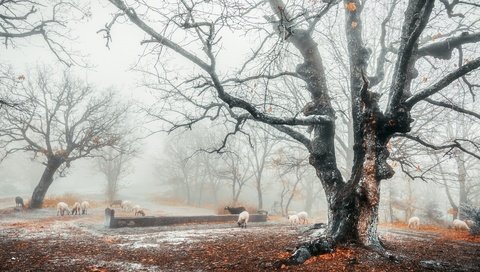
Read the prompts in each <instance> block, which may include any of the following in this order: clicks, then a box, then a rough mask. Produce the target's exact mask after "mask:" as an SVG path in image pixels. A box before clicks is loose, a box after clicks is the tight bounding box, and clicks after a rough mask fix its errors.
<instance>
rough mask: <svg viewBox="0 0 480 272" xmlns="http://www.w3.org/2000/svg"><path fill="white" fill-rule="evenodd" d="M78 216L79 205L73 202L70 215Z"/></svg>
mask: <svg viewBox="0 0 480 272" xmlns="http://www.w3.org/2000/svg"><path fill="white" fill-rule="evenodd" d="M75 214H76V215H80V203H79V202H75V203H73V207H72V215H75Z"/></svg>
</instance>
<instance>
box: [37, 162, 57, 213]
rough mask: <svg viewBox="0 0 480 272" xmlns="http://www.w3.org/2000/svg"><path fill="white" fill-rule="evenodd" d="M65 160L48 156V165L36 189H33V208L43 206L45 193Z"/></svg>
mask: <svg viewBox="0 0 480 272" xmlns="http://www.w3.org/2000/svg"><path fill="white" fill-rule="evenodd" d="M63 162H64V160H63V159H62V158H59V157H49V158H48V161H47V167H46V168H45V170H44V171H43V174H42V177H41V178H40V181H39V182H38V184H37V186H36V187H35V190H33V194H32V200H31V201H30V208H31V209H40V208H41V207H42V205H43V199H44V198H45V194H46V193H47V191H48V188H49V187H50V185H51V184H52V182H53V176H54V175H55V173H56V172H57V170H58V168H59V167H60V166H61V165H62V163H63Z"/></svg>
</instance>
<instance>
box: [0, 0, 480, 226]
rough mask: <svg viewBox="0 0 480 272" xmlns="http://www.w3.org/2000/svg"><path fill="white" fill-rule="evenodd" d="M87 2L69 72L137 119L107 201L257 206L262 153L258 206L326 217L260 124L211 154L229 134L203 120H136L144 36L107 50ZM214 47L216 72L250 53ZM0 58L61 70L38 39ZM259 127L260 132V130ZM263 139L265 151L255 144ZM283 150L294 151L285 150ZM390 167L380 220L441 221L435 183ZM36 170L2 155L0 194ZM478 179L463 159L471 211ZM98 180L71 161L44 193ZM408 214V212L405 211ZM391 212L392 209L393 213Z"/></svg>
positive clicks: (303, 173)
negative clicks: (131, 145)
mask: <svg viewBox="0 0 480 272" xmlns="http://www.w3.org/2000/svg"><path fill="white" fill-rule="evenodd" d="M91 4H92V6H91V9H90V12H91V17H89V18H88V19H87V20H84V21H82V22H72V23H71V25H69V27H70V28H71V29H72V33H74V36H76V39H75V42H73V43H72V44H71V49H72V50H74V51H76V52H79V54H80V55H81V59H82V65H76V66H73V67H71V68H69V69H70V71H71V72H72V73H73V74H74V75H75V76H76V77H78V78H81V79H84V80H85V81H88V82H90V83H92V84H93V85H94V86H96V88H97V89H99V90H105V89H112V90H114V91H115V92H116V93H118V94H120V95H121V99H122V100H123V101H125V102H130V103H133V104H135V105H136V107H135V110H134V115H137V116H136V117H132V118H133V119H135V120H141V121H142V123H141V129H138V130H136V132H135V138H138V139H139V140H138V141H137V142H136V143H135V145H136V146H138V150H137V152H136V153H135V156H134V157H133V158H132V159H131V161H130V162H129V169H128V171H127V173H125V174H124V175H123V176H122V177H121V179H120V185H119V190H118V192H117V196H116V198H118V199H129V198H142V197H143V198H147V199H157V200H160V201H161V200H164V201H165V202H170V203H175V204H182V205H191V206H197V207H209V208H213V209H217V208H218V207H222V206H224V205H228V204H242V205H245V206H249V207H258V204H259V200H258V194H257V187H256V186H257V185H256V181H257V180H256V174H258V171H257V170H258V169H257V170H256V169H255V165H256V163H258V161H257V162H255V161H254V160H255V158H256V156H257V157H258V158H261V157H262V156H264V159H265V162H264V167H263V170H262V171H263V172H262V173H261V189H262V192H263V200H262V201H263V205H262V207H261V208H263V209H266V210H269V211H273V210H274V209H277V208H278V207H279V205H281V206H283V207H285V206H286V205H287V202H288V201H291V202H290V203H288V206H289V207H288V209H289V210H295V211H300V210H309V211H310V212H312V213H313V214H315V215H317V216H320V217H323V218H325V213H326V211H327V208H326V200H325V196H324V194H323V190H322V188H321V185H320V183H319V180H318V178H317V177H316V176H315V172H314V169H313V168H312V167H310V165H309V164H308V159H307V156H308V154H307V152H305V151H302V150H299V151H298V152H296V151H295V148H292V146H293V147H294V144H291V143H289V142H279V141H278V140H276V139H275V134H274V133H271V132H269V131H268V129H266V128H260V129H259V130H258V131H260V132H259V133H258V134H254V133H253V130H251V131H250V134H249V136H247V135H243V134H238V135H235V137H232V138H230V139H229V141H228V143H227V145H228V147H229V148H228V150H227V151H226V152H225V153H221V154H217V153H215V152H213V153H209V152H210V151H212V150H213V149H215V148H219V147H220V146H221V145H222V141H223V139H224V137H225V135H226V134H227V133H228V129H227V128H226V127H225V126H223V125H222V124H219V123H217V122H209V121H205V122H201V123H199V124H198V125H196V126H194V127H193V129H192V130H189V129H186V130H183V129H180V130H177V131H175V132H171V133H166V132H164V131H163V132H162V130H164V128H165V125H164V124H162V123H161V122H158V121H152V120H151V119H149V118H145V117H142V116H143V115H142V114H144V112H143V111H142V109H145V108H148V107H149V106H151V105H152V104H153V103H155V102H152V101H155V99H154V97H155V93H154V90H152V89H149V88H147V87H146V86H145V85H144V83H145V78H144V76H143V75H142V73H141V72H140V71H139V70H141V69H142V66H141V64H139V58H140V57H141V56H142V55H143V54H144V53H145V52H144V49H143V48H142V47H141V46H139V43H138V41H139V40H141V39H142V37H143V34H141V33H140V32H139V31H137V30H136V29H134V28H133V27H131V26H129V25H128V24H120V25H119V26H116V28H115V29H113V31H112V41H111V42H110V44H109V47H110V48H107V47H106V40H105V38H104V37H103V33H101V32H100V33H97V31H99V30H100V29H101V28H103V26H104V25H105V24H106V23H107V22H109V20H111V15H109V14H113V12H115V9H114V8H113V7H111V5H109V4H105V3H100V2H99V1H92V2H91ZM223 42H224V47H225V49H226V51H225V53H224V54H225V55H228V56H229V58H228V59H227V58H225V59H224V61H223V62H222V61H221V62H220V63H219V66H220V67H225V69H227V68H228V67H230V66H235V64H236V63H240V62H241V60H242V59H243V58H244V57H245V56H246V55H247V54H248V53H249V51H248V47H246V46H243V45H244V44H245V43H248V40H247V39H241V38H239V37H235V36H233V35H232V36H231V37H230V36H228V34H227V36H226V37H224V39H223ZM0 52H1V53H0V61H1V62H2V63H8V64H9V65H11V66H12V67H13V69H14V73H15V74H17V75H19V76H20V75H25V76H26V77H28V75H30V74H31V73H32V71H33V70H34V69H35V67H38V66H44V65H46V66H52V67H55V69H58V70H55V71H56V72H57V73H58V72H60V71H61V70H62V69H61V68H59V64H58V61H57V59H56V58H55V56H53V54H51V52H50V51H49V50H48V48H46V47H45V46H44V45H43V43H42V41H41V40H40V38H38V37H33V38H31V39H26V40H21V41H18V42H17V46H15V47H14V48H10V47H9V48H5V47H2V48H1V49H0ZM165 58H167V59H168V58H169V55H168V54H167V55H165ZM170 61H171V60H170ZM82 66H83V67H82ZM174 66H175V67H176V69H177V72H178V73H182V72H185V71H187V72H188V71H190V70H191V69H190V68H188V66H187V65H186V64H185V63H182V62H176V63H175V64H174ZM135 122H136V121H135ZM137 124H138V123H137ZM247 130H248V129H247ZM212 131H215V133H212ZM264 131H266V132H265V134H262V132H264ZM249 137H251V139H249ZM267 138H268V144H267V147H265V146H263V147H262V144H265V143H266V141H265V139H267ZM252 141H253V142H254V143H253V145H252ZM252 146H253V147H254V148H252ZM180 147H181V148H180ZM262 148H266V149H268V152H267V153H268V154H264V153H265V149H262ZM285 149H292V150H294V151H293V152H291V150H290V151H289V152H286V151H285ZM202 150H203V151H202ZM206 151H209V152H206ZM262 152H263V153H262ZM287 153H288V154H287ZM255 154H257V155H255ZM432 160H433V158H432V157H431V156H424V157H423V158H420V159H419V160H418V173H420V172H422V171H423V170H424V168H423V166H421V167H420V165H423V164H426V165H428V164H430V163H431V161H432ZM182 163H183V165H182ZM340 164H341V165H343V169H344V170H345V173H342V174H344V176H345V177H347V176H348V171H350V170H349V167H348V165H347V164H346V163H345V162H343V161H342V162H340ZM448 165H449V166H450V167H447V168H449V170H451V171H446V172H450V173H449V174H447V176H448V177H447V178H448V179H449V180H450V181H452V180H455V169H456V165H455V164H454V163H453V162H452V163H449V164H447V166H448ZM257 166H258V165H257ZM393 166H394V168H395V171H396V175H395V176H394V177H393V178H392V179H390V180H387V181H384V182H382V183H381V184H382V189H381V191H382V205H381V215H380V219H381V220H386V221H388V220H390V219H392V218H393V219H398V220H405V218H407V217H409V216H411V215H412V213H413V214H419V213H422V212H425V210H426V209H427V207H429V205H430V206H431V205H433V204H432V203H434V204H435V205H436V206H435V209H437V210H438V211H439V212H440V213H441V218H442V219H444V220H449V218H450V216H451V215H449V214H448V213H447V210H448V209H449V208H450V204H449V201H448V199H447V196H446V191H445V184H444V183H443V182H442V180H440V179H438V180H431V181H430V182H428V183H427V182H425V181H423V180H412V179H411V178H410V177H408V176H407V175H406V174H404V173H402V170H401V168H400V167H401V166H400V164H395V163H393ZM182 167H183V168H182ZM426 168H427V167H426ZM43 170H44V166H43V165H42V164H41V163H40V162H39V160H38V159H33V157H32V155H31V154H28V153H22V152H19V153H15V154H13V155H10V156H9V157H7V158H6V159H5V160H4V161H3V162H2V163H1V164H0V173H1V174H0V176H1V179H0V188H1V190H0V196H1V197H11V196H15V195H20V196H22V197H24V198H25V199H28V198H29V197H30V196H31V193H32V191H33V189H34V188H35V186H36V185H37V183H38V180H39V178H40V176H41V174H42V172H43ZM208 171H210V172H208ZM256 171H257V172H256ZM414 173H415V172H414ZM479 176H480V167H479V165H478V163H477V162H470V165H469V168H468V173H467V179H468V182H469V183H471V184H476V185H475V186H472V191H471V192H470V193H471V195H470V196H471V199H472V200H473V201H476V204H477V205H479V204H480V201H479V200H478V196H479V195H480V190H479V188H478V182H479V181H478V177H479ZM187 179H188V182H187V181H186V180H187ZM106 183H107V182H106V177H105V175H104V174H103V173H101V171H99V165H98V160H97V159H95V158H92V159H82V160H78V161H75V162H74V163H72V165H71V167H70V168H68V171H67V172H66V174H65V175H64V176H58V175H57V176H56V177H55V181H54V182H53V184H52V185H51V187H50V188H49V191H48V193H47V197H48V196H49V195H62V194H79V195H84V196H90V197H94V198H97V199H102V198H104V199H106V196H105V189H106ZM234 183H235V184H236V190H240V193H239V195H238V196H237V197H238V201H237V202H235V201H234V199H235V197H236V196H235V191H234V192H232V184H234ZM448 187H449V188H450V190H451V193H452V196H453V199H454V200H455V201H457V202H458V186H456V185H455V183H453V182H451V183H449V185H448ZM236 192H237V193H238V191H236ZM12 202H13V200H12ZM406 207H407V208H406ZM412 207H414V208H412ZM392 209H394V210H392ZM407 209H410V210H409V211H408V212H406V210H407ZM392 211H393V212H394V213H395V215H394V216H393V217H392V216H391V215H392V214H391V213H392ZM277 212H280V213H282V211H277Z"/></svg>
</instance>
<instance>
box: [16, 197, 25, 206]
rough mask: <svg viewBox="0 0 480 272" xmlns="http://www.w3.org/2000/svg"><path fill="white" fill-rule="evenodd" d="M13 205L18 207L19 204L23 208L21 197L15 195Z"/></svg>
mask: <svg viewBox="0 0 480 272" xmlns="http://www.w3.org/2000/svg"><path fill="white" fill-rule="evenodd" d="M15 206H16V207H19V206H20V207H22V208H23V207H24V205H23V198H21V197H19V196H17V197H16V198H15Z"/></svg>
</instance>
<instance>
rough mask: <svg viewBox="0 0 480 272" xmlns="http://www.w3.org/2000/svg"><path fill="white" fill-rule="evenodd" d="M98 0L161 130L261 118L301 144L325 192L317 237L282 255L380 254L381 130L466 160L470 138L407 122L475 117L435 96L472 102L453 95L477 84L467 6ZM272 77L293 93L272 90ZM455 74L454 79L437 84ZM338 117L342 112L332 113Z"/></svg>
mask: <svg viewBox="0 0 480 272" xmlns="http://www.w3.org/2000/svg"><path fill="white" fill-rule="evenodd" d="M110 2H111V3H112V4H113V5H114V6H115V7H116V8H118V12H117V13H116V14H115V15H113V20H112V21H111V23H110V24H107V26H106V28H105V31H106V33H108V34H110V30H111V28H112V26H113V25H114V24H113V23H114V22H121V21H120V20H117V19H118V18H119V17H123V18H127V19H128V21H129V22H131V23H132V24H133V25H135V27H137V28H138V29H139V30H140V31H142V32H143V33H145V35H146V38H145V39H144V40H143V41H142V42H141V44H142V45H143V46H146V47H147V48H146V49H145V52H148V53H146V54H145V55H144V56H143V57H144V60H145V63H146V64H147V65H146V66H145V67H146V68H145V71H144V72H145V73H144V74H145V75H146V76H147V77H150V81H149V86H150V87H151V88H152V89H154V90H155V91H156V94H157V95H158V96H159V97H160V98H161V100H160V101H161V102H162V104H161V106H160V107H158V109H159V110H160V111H161V112H163V113H164V114H163V115H161V116H162V120H165V119H169V120H168V121H169V122H168V124H170V125H172V129H177V128H182V127H183V128H191V127H192V126H193V125H194V124H196V123H197V122H199V121H200V120H207V119H210V120H217V119H220V118H223V119H224V120H230V121H231V122H232V123H233V124H232V123H229V124H232V125H230V128H231V130H232V131H233V132H232V133H229V134H228V137H230V136H231V135H232V134H235V133H238V132H239V131H241V130H242V128H243V125H244V124H245V123H247V122H261V123H265V124H268V125H271V126H272V127H273V128H275V129H277V130H278V131H280V132H281V133H284V134H285V136H286V137H290V138H292V139H294V140H295V141H297V142H298V143H299V144H300V145H302V147H303V148H304V150H306V151H307V152H308V153H309V156H308V162H309V163H310V164H311V166H312V167H313V168H314V169H315V171H316V174H317V176H318V179H319V182H320V183H321V184H322V186H323V188H324V190H325V194H326V196H327V201H328V209H329V220H328V228H327V231H326V232H325V236H327V237H324V236H317V237H312V241H311V243H309V244H307V245H305V246H302V247H299V248H298V250H297V251H296V252H295V253H294V254H293V255H292V258H291V259H290V260H289V261H290V262H291V263H300V262H303V261H305V260H306V259H308V258H309V257H310V256H312V255H316V254H318V253H319V250H318V249H319V248H320V249H324V248H325V241H334V243H333V244H335V245H338V244H360V245H363V246H366V247H368V248H370V249H372V250H375V251H376V252H378V253H380V254H382V255H388V254H387V252H386V251H385V248H384V247H383V245H382V243H381V241H380V239H379V236H378V231H377V225H378V208H379V204H380V184H381V181H382V180H385V179H389V178H391V177H392V176H393V175H394V169H393V168H392V167H391V166H390V165H389V162H390V161H389V158H390V150H389V149H390V147H389V145H390V142H391V140H392V139H394V138H406V139H407V140H408V141H415V142H417V143H419V144H421V145H423V146H426V147H429V148H434V149H444V150H448V149H458V150H461V151H462V152H465V153H467V154H468V155H469V156H472V157H475V158H477V159H478V158H480V154H479V153H480V150H479V148H478V146H479V140H478V139H475V140H474V141H471V140H466V139H454V140H452V139H442V137H440V136H441V135H438V134H436V133H435V132H438V131H436V130H432V132H431V133H430V134H428V135H425V136H427V137H428V138H424V137H422V136H423V135H417V134H415V130H414V131H412V129H414V128H415V127H417V126H418V124H417V123H415V122H414V121H415V120H414V119H415V118H417V117H418V118H422V115H418V112H417V109H418V108H422V107H429V108H434V107H441V108H446V109H448V110H451V111H457V112H460V113H462V114H465V115H469V116H472V117H473V118H475V120H477V122H478V119H479V115H478V113H477V112H475V111H476V108H475V107H474V105H473V104H468V105H465V107H464V105H463V104H460V105H458V104H455V103H451V102H450V101H448V100H444V98H443V96H444V95H446V94H448V95H451V96H457V97H465V98H468V99H469V100H472V97H474V95H471V96H468V97H467V96H466V94H470V93H472V94H474V90H475V88H476V87H477V86H478V78H479V77H478V70H477V68H479V67H480V58H479V57H478V52H479V51H480V50H479V47H478V43H479V42H480V32H479V29H480V21H479V20H478V18H479V16H480V7H479V6H478V5H477V4H475V3H473V1H452V2H450V1H433V0H408V1H400V0H392V1H361V0H343V1H340V0H332V1H282V0H269V1H238V0H231V1H230V0H227V1H194V2H191V1H158V2H146V1H138V0H137V1H135V0H128V1H125V0H110ZM339 22H342V23H339ZM400 25H401V26H400ZM232 32H233V33H234V35H232ZM231 36H236V37H241V39H243V40H240V39H239V40H238V46H241V47H247V48H246V49H247V50H244V51H242V53H243V52H245V53H244V55H243V58H242V60H241V61H242V62H241V63H238V62H236V60H230V59H231V58H232V57H233V56H235V57H241V56H240V54H237V51H236V50H239V49H238V48H232V47H233V46H231V47H230V48H227V47H229V44H228V42H226V40H227V37H231ZM330 40H335V41H338V42H339V43H338V44H339V45H340V44H341V45H343V46H331V43H329V41H330ZM228 49H231V51H228ZM242 49H244V48H242ZM232 52H234V53H232ZM175 56H176V57H178V58H180V59H182V60H184V61H186V62H187V63H190V64H191V66H190V67H188V69H185V70H184V71H185V73H179V70H178V68H179V66H181V65H178V63H179V62H175V63H174V62H168V61H167V60H168V59H172V58H174V57H175ZM339 60H343V61H339ZM182 64H184V63H182ZM228 64H230V65H228ZM231 66H234V67H233V68H232V67H231ZM338 74H343V75H345V76H338ZM285 77H288V78H291V79H292V82H293V84H294V86H295V88H293V89H294V90H295V92H293V93H287V92H286V89H285V88H284V83H285V81H284V80H282V79H283V78H285ZM457 83H458V84H461V85H462V87H463V88H456V87H455V88H451V85H452V84H457ZM286 95H288V96H286ZM300 95H302V96H303V97H308V98H309V99H308V102H307V103H305V104H304V105H302V106H303V107H302V108H301V109H299V108H297V107H295V106H296V105H297V104H295V103H294V101H297V100H296V99H295V97H294V96H300ZM165 101H168V102H169V103H165ZM346 101H349V103H350V105H349V106H346V107H345V105H346V104H347V105H348V103H345V102H346ZM339 105H341V107H339ZM340 114H345V115H349V118H348V119H349V121H348V122H343V123H341V122H337V121H336V120H337V117H338V115H340ZM426 118H430V120H432V119H437V118H438V116H437V115H429V116H427V117H426ZM340 125H342V126H343V127H346V126H347V125H351V126H352V128H353V130H352V132H353V134H352V135H351V136H352V138H351V140H352V141H350V139H349V141H343V143H344V144H345V146H346V148H348V149H350V151H351V153H348V152H345V156H344V157H345V158H351V159H350V162H349V164H347V165H351V166H352V167H351V170H350V169H344V170H345V171H341V170H342V168H341V167H340V166H339V165H338V162H337V158H338V156H337V153H338V150H339V149H337V148H336V145H337V144H339V143H340V144H341V142H340V141H338V138H337V137H336V136H337V134H338V133H339V131H344V132H345V131H347V130H348V129H342V130H340V129H337V126H340ZM435 135H437V136H438V137H434V136H435ZM228 137H227V138H228ZM344 150H345V149H344ZM352 155H353V157H352ZM347 170H349V171H347ZM342 172H343V174H344V175H345V174H348V173H350V175H348V176H343V175H342ZM325 238H328V239H325ZM330 249H331V248H328V249H327V250H324V251H329V250H330ZM324 251H322V250H320V252H324Z"/></svg>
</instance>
